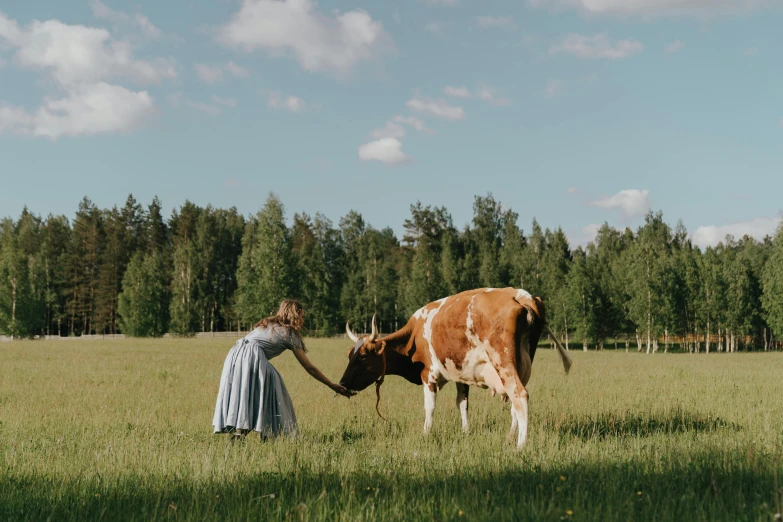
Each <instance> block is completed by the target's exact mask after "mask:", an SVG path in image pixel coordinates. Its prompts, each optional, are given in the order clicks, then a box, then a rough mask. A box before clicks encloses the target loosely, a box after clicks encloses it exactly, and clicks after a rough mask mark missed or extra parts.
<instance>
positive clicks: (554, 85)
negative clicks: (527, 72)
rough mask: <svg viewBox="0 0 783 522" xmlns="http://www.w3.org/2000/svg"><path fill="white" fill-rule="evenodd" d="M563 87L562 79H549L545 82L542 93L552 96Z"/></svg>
mask: <svg viewBox="0 0 783 522" xmlns="http://www.w3.org/2000/svg"><path fill="white" fill-rule="evenodd" d="M562 89H563V81H562V80H557V79H554V80H549V82H547V84H546V88H545V89H544V94H546V97H547V98H554V97H555V95H556V94H557V93H558V92H560V91H561V90H562Z"/></svg>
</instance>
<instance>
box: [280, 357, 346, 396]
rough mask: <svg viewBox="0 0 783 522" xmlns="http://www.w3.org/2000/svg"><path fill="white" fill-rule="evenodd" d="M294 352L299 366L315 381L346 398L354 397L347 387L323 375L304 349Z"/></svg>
mask: <svg viewBox="0 0 783 522" xmlns="http://www.w3.org/2000/svg"><path fill="white" fill-rule="evenodd" d="M292 351H293V352H294V357H296V360H297V361H299V364H301V365H302V368H304V369H305V370H307V373H309V374H310V375H312V376H313V378H314V379H316V380H317V381H320V382H322V383H324V384H325V385H327V386H328V387H329V388H331V389H332V390H334V391H335V392H337V393H339V394H340V395H344V396H345V397H350V396H351V395H353V393H351V392H350V391H348V390H347V389H345V387H343V386H340V385H339V384H335V383H333V382H332V381H330V380H329V379H328V378H327V377H326V375H324V374H323V373H321V370H319V369H318V368H316V367H315V365H314V364H313V363H312V362H310V359H308V358H307V354H306V353H305V351H304V350H303V349H301V348H294V349H293V350H292Z"/></svg>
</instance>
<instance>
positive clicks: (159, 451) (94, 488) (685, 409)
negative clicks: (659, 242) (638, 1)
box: [0, 339, 783, 521]
mask: <svg viewBox="0 0 783 522" xmlns="http://www.w3.org/2000/svg"><path fill="white" fill-rule="evenodd" d="M349 344H350V343H346V342H341V341H336V340H316V339H313V340H310V341H309V346H310V348H311V354H310V355H311V359H312V360H314V362H315V363H316V364H317V365H318V366H319V367H320V368H321V369H322V370H323V371H324V372H325V373H326V374H327V375H329V376H330V377H331V378H332V379H333V380H337V379H338V378H339V376H340V374H341V373H342V370H343V369H344V367H345V364H346V362H347V360H346V358H345V351H346V350H347V349H348V347H349ZM230 345H231V340H230V339H190V340H177V339H175V340H149V341H145V340H114V341H107V342H102V341H85V342H67V343H66V342H56V343H55V342H52V343H46V342H18V343H8V344H4V345H2V346H0V519H2V520H79V521H82V520H164V519H165V520H330V521H331V520H337V521H353V520H383V521H385V520H428V521H429V520H439V521H445V520H492V521H502V520H601V521H612V520H688V521H694V520H727V521H741V520H771V519H772V517H773V515H774V513H775V510H776V508H775V485H774V483H775V477H774V474H775V468H776V467H777V468H778V471H779V475H780V477H781V478H783V469H781V462H783V458H781V455H783V450H782V448H783V384H782V383H781V376H783V355H781V354H713V355H710V356H705V355H686V354H679V355H672V354H668V355H667V354H662V353H658V354H655V355H643V354H638V353H629V354H626V353H622V352H620V353H616V352H603V353H583V352H578V351H574V352H572V357H573V359H574V367H573V369H572V372H571V375H569V376H567V377H566V376H565V375H564V374H563V371H562V367H561V366H560V362H559V360H558V359H557V357H556V355H555V354H554V353H553V352H552V351H551V350H540V351H539V352H538V353H537V354H536V360H535V363H534V365H533V377H532V379H531V382H530V385H529V391H530V396H531V399H530V400H531V403H530V404H531V406H530V411H531V422H530V432H529V441H528V444H527V446H526V448H525V450H524V451H523V452H521V453H518V452H516V451H515V450H514V446H513V444H510V443H507V442H506V435H507V432H508V429H509V424H510V414H509V409H508V408H509V407H508V405H504V404H503V403H502V402H501V401H500V400H499V399H498V398H494V399H493V398H491V397H490V395H489V393H488V392H487V391H486V390H481V389H478V388H471V396H470V412H469V417H470V433H469V435H467V436H464V435H463V434H462V433H461V432H460V421H459V414H458V412H457V409H456V407H455V388H454V385H453V384H449V385H447V386H446V388H444V390H442V391H441V392H440V394H439V396H438V408H437V410H436V413H435V426H434V428H433V432H432V433H431V434H430V435H429V436H426V437H425V436H424V435H423V434H422V426H423V422H424V414H423V394H422V389H421V387H420V386H414V385H412V384H410V383H407V382H405V381H403V380H402V379H400V378H396V377H389V378H387V379H386V383H385V384H384V385H383V387H382V389H381V412H382V413H383V414H384V416H385V417H387V419H388V421H387V422H384V421H382V420H380V419H379V418H378V417H377V415H376V413H375V410H374V403H375V394H374V393H373V389H372V388H369V389H368V390H367V391H365V392H363V393H361V394H360V395H358V396H356V397H353V398H352V399H350V400H349V399H345V398H343V397H334V394H333V393H332V392H331V391H330V390H329V389H328V388H326V387H324V386H323V385H321V384H320V383H318V382H316V381H315V380H313V379H312V378H310V377H309V376H308V375H307V374H306V373H305V372H304V370H303V369H302V368H301V367H299V366H298V364H297V363H296V361H295V359H294V358H293V356H292V355H291V354H289V353H286V354H283V355H282V356H280V357H278V358H276V359H274V360H273V361H272V363H273V364H274V365H275V366H276V367H277V368H278V369H279V370H280V372H281V374H282V375H283V378H284V379H285V382H286V385H287V386H288V389H289V391H290V393H291V396H292V399H293V401H294V405H295V407H296V412H297V416H298V418H299V424H300V428H301V431H302V434H301V437H300V438H299V439H298V440H285V439H281V440H276V441H271V442H267V443H262V442H261V441H260V440H259V438H258V437H252V436H249V437H248V439H246V440H244V441H242V442H239V443H233V444H232V443H231V442H230V441H229V440H228V438H227V437H226V436H219V435H213V434H212V430H211V425H210V423H211V420H212V413H213V409H214V406H215V398H216V393H217V386H218V382H219V379H220V371H221V368H222V364H223V360H224V357H225V355H226V353H227V351H228V349H229V348H230ZM776 458H777V460H776ZM781 482H783V481H781Z"/></svg>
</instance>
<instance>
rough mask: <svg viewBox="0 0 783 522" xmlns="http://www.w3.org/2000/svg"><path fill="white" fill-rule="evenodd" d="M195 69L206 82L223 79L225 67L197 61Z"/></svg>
mask: <svg viewBox="0 0 783 522" xmlns="http://www.w3.org/2000/svg"><path fill="white" fill-rule="evenodd" d="M194 69H195V70H196V74H198V77H199V78H201V81H203V82H204V83H215V82H217V81H220V80H222V79H223V69H222V68H221V67H220V66H219V65H207V64H204V63H197V64H196V65H195V66H194Z"/></svg>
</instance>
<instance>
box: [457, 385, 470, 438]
mask: <svg viewBox="0 0 783 522" xmlns="http://www.w3.org/2000/svg"><path fill="white" fill-rule="evenodd" d="M469 390H470V387H469V386H468V385H467V384H462V383H461V382H458V383H457V408H458V409H459V413H460V415H461V416H462V431H463V432H465V433H467V432H468V391H469Z"/></svg>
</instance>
